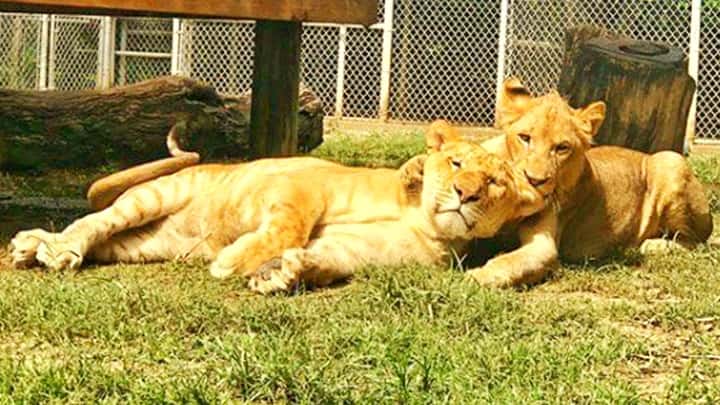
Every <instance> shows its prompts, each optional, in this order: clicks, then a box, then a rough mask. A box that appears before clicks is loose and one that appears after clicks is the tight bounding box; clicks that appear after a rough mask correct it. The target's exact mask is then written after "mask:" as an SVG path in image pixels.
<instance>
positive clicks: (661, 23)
mask: <svg viewBox="0 0 720 405" xmlns="http://www.w3.org/2000/svg"><path fill="white" fill-rule="evenodd" d="M390 1H392V3H391V4H387V2H390ZM379 3H380V4H379V8H378V21H379V22H378V24H375V25H374V26H372V27H370V28H369V29H365V28H362V27H355V26H339V25H333V24H306V26H305V28H304V31H303V37H302V41H303V47H302V68H301V75H302V81H303V82H305V83H306V84H307V85H309V86H310V87H311V88H312V89H313V90H314V91H315V92H317V93H318V95H319V96H320V97H321V99H322V100H323V101H324V104H325V111H326V113H327V114H328V115H331V116H335V117H338V118H344V119H368V120H377V121H384V120H391V121H401V122H427V121H430V120H432V119H435V118H439V117H442V118H446V119H449V120H451V121H454V122H457V123H463V124H472V125H490V124H492V121H493V116H494V105H495V96H496V89H497V84H498V81H499V80H502V78H503V77H506V76H509V75H515V76H519V77H521V78H522V79H523V80H524V81H525V82H526V83H527V84H528V85H529V86H530V87H531V89H532V90H534V91H537V92H543V91H546V90H548V89H550V88H553V87H555V86H556V83H557V79H558V76H559V70H560V62H561V59H562V54H563V42H564V32H565V29H566V28H567V27H570V26H574V25H577V24H593V25H598V26H601V27H604V28H606V29H608V30H610V31H613V32H617V33H620V34H624V35H627V36H630V37H633V38H637V39H645V40H653V41H663V42H667V43H670V44H672V45H675V46H679V47H681V48H683V49H684V50H685V51H686V52H689V51H690V49H689V44H690V42H691V41H690V39H691V38H690V36H691V6H690V4H689V1H687V0H642V1H640V0H638V1H626V0H487V1H477V0H451V1H442V2H439V1H435V0H385V1H382V0H381V1H380V2H379ZM704 3H705V4H704V8H703V10H702V26H701V41H700V43H701V47H700V48H701V49H700V52H699V55H700V56H699V81H698V106H697V135H698V137H700V138H701V139H706V140H712V139H718V140H720V119H719V118H720V101H716V100H720V83H718V82H717V81H716V79H715V78H716V77H718V74H719V73H720V61H719V59H718V57H717V55H720V5H716V4H715V2H704ZM503 4H504V5H505V6H506V7H507V19H506V20H505V22H506V24H505V25H504V24H502V22H503V16H504V13H503V12H502V10H503ZM388 6H389V7H388ZM386 10H393V11H392V15H385V12H386ZM107 21H111V23H107ZM503 27H506V30H505V32H503ZM106 31H107V32H108V33H110V35H111V36H108V38H111V39H110V40H109V41H108V42H109V43H108V44H104V42H103V35H104V34H103V33H104V32H106ZM253 39H254V24H253V23H252V22H248V21H223V20H193V19H153V18H113V19H103V17H85V16H73V17H70V16H56V15H52V16H46V15H28V14H1V15H0V86H2V87H8V88H19V89H46V88H51V89H52V88H56V89H62V90H72V89H83V88H94V87H102V86H105V85H108V84H116V85H123V84H128V83H134V82H137V81H141V80H146V79H149V78H153V77H157V76H162V75H168V74H182V75H186V76H189V77H193V78H196V79H199V80H202V81H205V82H207V83H209V84H211V85H213V86H214V87H215V88H216V89H217V90H218V91H219V92H221V93H224V94H227V95H240V94H242V93H243V92H245V91H247V90H248V89H249V88H250V87H251V80H252V68H253ZM501 44H504V45H505V46H504V47H503V46H502V45H501ZM107 47H109V48H110V49H105V48H107ZM106 52H109V54H110V55H112V57H111V58H105V59H104V58H103V54H105V53H106ZM106 59H109V60H106ZM503 62H504V63H503ZM107 64H110V72H111V73H110V74H111V75H112V76H111V78H110V79H109V80H105V79H102V74H103V68H107V67H108V66H105V65H107ZM101 79H102V80H101Z"/></svg>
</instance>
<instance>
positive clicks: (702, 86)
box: [696, 2, 720, 141]
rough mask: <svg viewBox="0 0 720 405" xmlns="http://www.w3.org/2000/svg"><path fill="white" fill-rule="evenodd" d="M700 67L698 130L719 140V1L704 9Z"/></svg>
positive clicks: (705, 136)
mask: <svg viewBox="0 0 720 405" xmlns="http://www.w3.org/2000/svg"><path fill="white" fill-rule="evenodd" d="M699 67H700V69H699V70H700V71H699V72H698V92H697V98H698V105H697V115H696V121H697V124H696V131H697V134H698V136H699V137H701V138H703V139H710V140H718V141H720V4H718V3H717V2H715V6H714V7H709V6H706V7H705V8H704V9H703V13H702V18H701V29H700V61H699Z"/></svg>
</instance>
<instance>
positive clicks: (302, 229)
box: [11, 132, 544, 293]
mask: <svg viewBox="0 0 720 405" xmlns="http://www.w3.org/2000/svg"><path fill="white" fill-rule="evenodd" d="M171 135H172V133H171ZM454 138H455V136H454V135H448V136H444V135H438V134H437V133H436V132H430V133H428V135H427V137H426V139H427V144H428V148H429V149H430V151H431V153H430V154H429V157H428V158H427V160H426V161H425V162H424V169H423V174H422V191H421V192H418V191H417V190H419V188H418V189H415V188H414V186H415V185H416V184H415V181H416V180H417V179H408V178H405V177H404V176H405V173H404V172H403V171H401V170H390V169H369V168H353V167H346V166H342V165H339V164H335V163H332V162H328V161H324V160H320V159H314V158H309V157H298V158H285V159H263V160H258V161H254V162H250V163H244V164H236V165H219V164H214V165H197V166H196V165H194V164H195V163H196V161H197V156H195V155H183V154H182V153H179V154H178V153H173V154H174V155H175V156H176V157H175V158H170V159H168V160H165V161H159V162H154V163H150V164H148V165H144V166H140V167H136V168H131V169H129V171H127V172H120V173H117V174H115V175H112V176H110V177H109V178H107V179H105V180H101V181H99V182H98V183H96V184H95V185H94V186H93V187H92V188H91V192H90V193H89V199H90V205H91V206H92V207H94V208H95V209H100V211H99V212H96V213H92V214H90V215H87V216H85V217H84V218H81V219H79V220H77V221H75V222H73V223H72V224H71V225H70V226H68V227H67V228H66V229H65V230H64V231H62V232H61V233H50V232H46V231H44V230H41V229H35V230H30V231H24V232H20V233H18V234H17V235H16V236H15V238H14V239H13V240H12V242H11V251H12V258H13V262H14V265H15V266H16V267H27V266H31V265H35V264H38V263H39V264H41V265H44V266H47V267H49V268H52V269H74V268H78V267H80V265H81V264H82V263H83V262H85V261H86V260H92V261H95V262H100V263H113V262H130V263H137V262H150V261H162V260H171V259H174V258H177V257H199V258H203V259H208V260H211V261H212V264H211V266H210V272H211V273H212V275H214V276H216V277H227V276H229V275H231V274H234V273H236V274H240V275H243V276H247V277H250V283H249V284H250V287H251V289H253V290H255V291H257V292H260V293H269V292H274V291H287V290H289V289H291V288H293V287H294V286H295V285H296V284H297V283H298V282H300V281H304V282H308V283H311V284H314V285H320V286H323V285H327V284H329V283H331V282H333V281H335V280H338V279H343V278H346V277H348V276H350V275H351V274H352V273H353V271H354V270H355V269H356V268H357V267H358V266H361V265H365V264H379V265H389V264H397V263H402V262H409V261H413V262H420V263H438V262H443V261H446V260H448V259H450V258H451V257H452V253H453V250H458V251H462V249H463V248H464V247H465V246H466V245H467V242H468V240H470V239H472V238H478V237H490V236H492V235H494V234H495V233H496V232H497V231H498V230H499V229H500V227H501V226H502V225H503V224H505V223H506V222H508V221H511V220H514V219H516V218H517V217H524V216H528V215H532V214H534V213H536V212H539V211H540V210H541V209H542V208H543V207H544V201H543V198H542V196H540V194H539V193H537V192H536V191H535V190H534V188H533V187H531V186H530V184H529V183H528V182H527V180H526V179H525V177H524V176H523V175H522V172H518V171H516V170H515V169H514V168H512V167H511V166H510V165H509V164H508V163H507V162H506V161H505V160H502V159H500V158H498V157H495V156H492V155H490V154H488V153H487V152H486V151H485V150H484V149H483V148H482V147H480V146H478V145H472V144H468V143H464V142H461V141H459V140H458V139H454ZM169 141H170V142H169V146H170V149H171V152H172V151H173V146H175V147H176V146H177V145H176V144H174V142H173V139H172V137H169ZM175 149H176V150H175V152H177V148H175ZM176 163H179V165H176V166H173V165H174V164H176ZM187 165H191V166H192V167H187V168H184V169H182V170H179V169H180V168H182V167H183V166H187ZM177 170H179V171H177ZM175 171H177V172H175ZM172 172H175V173H172ZM128 174H130V175H128ZM155 177H156V178H155Z"/></svg>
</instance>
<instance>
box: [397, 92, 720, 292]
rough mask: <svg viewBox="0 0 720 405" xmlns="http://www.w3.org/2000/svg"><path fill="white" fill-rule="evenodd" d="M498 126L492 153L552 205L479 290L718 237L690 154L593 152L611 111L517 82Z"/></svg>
mask: <svg viewBox="0 0 720 405" xmlns="http://www.w3.org/2000/svg"><path fill="white" fill-rule="evenodd" d="M497 117H498V119H497V122H496V125H497V126H498V127H499V128H500V129H502V130H503V132H504V133H505V135H503V136H500V137H497V138H495V139H491V140H489V141H487V142H485V143H484V144H483V147H485V149H487V150H488V151H490V152H493V153H495V154H497V155H499V156H501V157H504V158H506V159H509V160H511V161H514V162H516V163H515V165H516V166H517V167H518V169H520V170H523V171H524V173H525V176H526V177H527V179H528V181H530V182H531V183H532V184H533V185H534V186H535V188H536V190H538V191H539V192H540V193H542V194H543V195H544V196H546V198H547V199H548V200H549V203H548V206H547V207H546V208H545V209H544V210H543V211H542V212H541V213H540V214H538V215H536V216H534V217H533V218H529V219H527V220H525V221H523V222H522V223H521V225H520V226H519V227H517V228H514V229H510V230H509V231H510V233H511V234H514V235H515V236H516V237H517V238H518V239H519V242H520V246H519V247H518V248H517V249H515V250H510V251H509V252H508V253H505V254H501V255H499V256H497V257H495V258H493V259H491V260H490V261H488V262H487V264H485V266H483V267H481V268H479V269H477V270H473V271H470V272H469V275H470V276H471V277H472V278H474V279H475V280H476V281H478V282H480V283H482V284H484V285H489V286H501V287H502V286H516V285H521V284H528V283H534V282H538V281H540V280H542V279H543V278H544V277H545V276H546V275H547V274H548V272H549V271H550V270H551V269H552V268H553V267H554V266H555V265H556V264H557V262H558V259H564V260H567V261H578V260H584V259H585V258H602V257H603V256H607V255H608V254H609V253H611V252H612V251H614V250H616V249H621V248H628V247H640V249H641V251H643V252H648V251H655V250H659V249H663V250H664V249H669V248H673V247H675V248H690V247H693V246H695V245H697V244H699V243H703V242H705V241H706V240H707V239H708V237H709V236H710V234H711V233H712V228H713V223H712V217H711V214H710V209H709V206H708V201H707V198H706V196H705V193H704V191H703V187H702V185H701V184H700V182H699V181H698V180H697V179H696V178H695V176H694V175H693V173H692V171H691V170H690V167H689V166H688V164H687V162H686V161H685V159H684V158H683V157H682V156H681V155H680V154H678V153H675V152H669V151H663V152H658V153H655V154H652V155H648V154H645V153H640V152H637V151H633V150H630V149H625V148H620V147H614V146H597V147H591V144H592V138H593V136H595V134H597V132H598V129H599V128H600V125H601V124H602V122H603V119H604V117H605V105H604V104H603V103H602V102H596V103H592V104H590V105H588V106H586V107H584V108H579V109H574V108H571V107H570V106H569V105H568V103H567V102H566V101H565V100H564V99H563V98H562V97H560V95H559V94H558V93H556V92H550V93H549V94H547V95H544V96H541V97H532V96H531V95H530V92H529V91H528V90H527V89H526V88H525V87H524V86H523V85H522V84H521V83H520V81H519V80H517V79H509V80H507V81H506V82H505V85H504V89H503V92H502V94H501V97H500V100H499V102H498V114H497ZM416 159H417V158H416ZM407 167H412V166H411V165H408V166H407ZM504 231H505V230H504ZM504 231H503V233H504ZM507 247H510V246H507Z"/></svg>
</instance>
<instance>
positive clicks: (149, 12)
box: [0, 0, 377, 27]
mask: <svg viewBox="0 0 720 405" xmlns="http://www.w3.org/2000/svg"><path fill="white" fill-rule="evenodd" d="M0 11H4V12H9V11H10V12H25V13H55V14H100V15H127V16H162V17H195V18H223V19H247V20H277V21H301V22H323V23H337V24H361V25H364V26H366V27H367V26H370V25H372V24H374V23H376V22H377V0H9V1H3V0H0Z"/></svg>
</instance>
